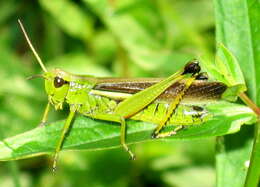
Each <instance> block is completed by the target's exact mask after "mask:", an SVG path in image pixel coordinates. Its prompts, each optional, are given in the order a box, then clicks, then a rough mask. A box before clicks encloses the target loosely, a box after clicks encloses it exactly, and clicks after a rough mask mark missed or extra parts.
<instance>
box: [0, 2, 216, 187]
mask: <svg viewBox="0 0 260 187" xmlns="http://www.w3.org/2000/svg"><path fill="white" fill-rule="evenodd" d="M0 7H1V11H0V67H1V68H0V81H1V84H0V104H1V107H0V138H1V139H3V138H6V137H9V136H13V135H16V134H18V133H22V132H25V131H27V130H30V129H32V128H35V127H37V125H38V124H39V122H40V120H41V117H42V115H43V111H44V107H45V105H46V103H47V97H46V95H45V92H44V85H43V80H41V79H35V80H26V77H28V76H30V75H33V74H39V73H41V72H42V71H41V69H40V67H39V65H38V64H37V62H36V59H35V58H34V56H33V55H32V52H31V51H30V49H29V48H28V45H27V43H26V41H25V39H24V36H23V35H22V32H21V30H20V28H19V26H18V23H17V19H18V18H19V19H21V21H22V22H23V24H24V26H25V28H26V30H27V32H28V34H29V36H30V38H31V40H32V42H33V44H34V46H35V48H36V49H37V51H38V53H39V55H40V56H41V58H42V59H43V61H44V63H45V64H46V66H47V68H48V69H51V68H54V67H59V68H62V69H64V70H67V71H69V72H72V73H79V74H90V75H94V76H113V77H119V76H123V77H165V76H169V75H171V74H172V73H174V72H175V71H176V70H177V69H178V68H180V67H182V66H183V64H185V62H187V61H188V60H190V59H193V58H196V57H203V58H205V59H207V60H210V59H213V56H214V53H215V36H214V30H215V27H214V24H215V23H214V13H213V3H212V2H211V1H208V0H182V1H178V0H164V1H160V0H124V1H120V0H74V1H72V0H56V1H51V0H39V1H33V0H27V1H26V0H21V1H16V0H8V1H0ZM66 114H67V111H66V110H65V111H54V110H53V111H52V112H51V115H50V117H49V121H55V120H59V119H64V118H65V117H66ZM214 147H215V143H214V139H203V140H193V141H180V140H179V141H176V140H175V141H173V140H172V141H151V142H146V143H140V144H137V145H132V146H131V148H132V150H133V151H134V152H135V153H136V155H137V160H136V161H129V160H128V155H127V154H126V153H125V152H124V151H123V149H112V150H102V151H95V152H87V151H80V152H76V151H74V152H63V153H62V154H61V156H60V159H59V169H58V171H57V172H56V173H55V174H53V173H52V172H51V169H50V168H51V164H52V157H51V156H41V157H35V158H33V159H27V160H20V161H14V162H6V163H4V162H1V163H0V186H68V187H69V186H86V185H88V186H94V187H95V186H98V187H99V186H120V187H121V186H137V187H139V186H140V187H142V186H180V187H186V186H200V187H207V186H209V187H210V186H214V184H215V167H214Z"/></svg>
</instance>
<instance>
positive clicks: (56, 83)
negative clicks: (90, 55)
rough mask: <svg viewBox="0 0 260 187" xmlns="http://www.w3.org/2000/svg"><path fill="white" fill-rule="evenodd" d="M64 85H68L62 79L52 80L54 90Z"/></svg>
mask: <svg viewBox="0 0 260 187" xmlns="http://www.w3.org/2000/svg"><path fill="white" fill-rule="evenodd" d="M66 83H68V82H67V81H65V80H64V79H63V78H60V77H55V78H54V86H55V88H60V87H62V86H63V85H64V84H66Z"/></svg>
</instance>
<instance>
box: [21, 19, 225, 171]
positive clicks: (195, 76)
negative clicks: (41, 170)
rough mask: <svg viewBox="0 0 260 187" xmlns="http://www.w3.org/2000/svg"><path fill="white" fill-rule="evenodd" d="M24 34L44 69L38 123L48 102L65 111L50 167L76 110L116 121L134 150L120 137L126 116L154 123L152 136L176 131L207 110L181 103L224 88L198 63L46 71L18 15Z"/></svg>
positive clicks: (203, 98)
mask: <svg viewBox="0 0 260 187" xmlns="http://www.w3.org/2000/svg"><path fill="white" fill-rule="evenodd" d="M18 22H19V24H20V27H21V29H22V31H23V33H24V36H25V38H26V40H27V43H28V44H29V46H30V48H31V50H32V51H33V53H34V55H35V57H36V59H37V61H38V63H39V64H40V66H41V68H42V70H43V71H44V73H43V74H42V75H40V76H41V77H43V78H44V80H45V90H46V93H47V95H48V104H47V106H46V109H45V112H44V115H43V118H42V120H41V124H45V123H46V120H47V116H48V113H49V109H50V105H53V106H54V108H55V109H56V110H61V109H62V108H63V104H64V103H67V104H68V105H69V108H70V112H69V115H68V117H67V119H66V122H65V125H64V127H63V130H62V133H61V137H60V139H59V141H58V144H57V147H56V150H55V155H54V162H53V169H55V168H56V165H57V160H58V153H59V152H60V150H61V148H62V144H63V142H64V139H65V135H66V133H67V132H68V129H69V128H70V126H71V124H72V120H73V118H74V116H75V114H76V113H80V114H82V115H85V116H88V117H91V118H94V119H99V120H106V121H112V122H117V123H119V124H120V126H121V138H120V142H121V145H122V147H123V148H124V149H125V150H126V151H127V152H128V153H129V154H130V158H131V159H135V155H134V154H133V153H132V152H131V150H130V149H129V148H128V146H127V144H126V142H125V139H126V138H125V136H126V119H134V120H140V121H147V122H152V123H155V124H157V127H156V128H155V130H154V132H153V134H152V137H153V138H161V137H167V136H170V135H173V134H176V132H177V131H178V130H180V129H181V128H182V127H183V126H187V125H194V124H201V123H202V122H204V121H206V120H207V119H209V117H210V114H209V113H208V112H207V111H206V110H205V109H204V108H202V107H199V106H196V105H188V104H186V105H185V101H186V102H187V103H189V102H191V101H194V100H197V101H199V102H204V101H207V100H213V99H219V98H220V97H221V94H222V93H223V92H224V91H225V90H226V85H225V84H223V83H221V82H209V81H208V80H207V76H206V75H205V73H200V69H201V68H200V66H199V62H198V61H196V60H193V61H190V62H189V63H187V64H186V65H185V66H184V68H182V69H181V70H179V71H177V72H176V73H174V74H173V75H171V76H169V77H168V78H165V79H163V78H133V79H129V78H96V77H91V76H87V75H74V74H71V73H68V72H65V71H63V70H60V69H54V70H52V71H47V69H46V67H45V66H44V64H43V62H42V60H41V58H40V57H39V56H38V54H37V52H36V51H35V49H34V47H33V45H32V44H31V41H30V39H29V37H28V35H27V33H26V31H25V29H24V27H23V25H22V23H21V22H20V21H19V20H18ZM166 125H177V127H176V128H175V129H173V130H171V131H168V132H161V130H162V129H163V127H164V126H166Z"/></svg>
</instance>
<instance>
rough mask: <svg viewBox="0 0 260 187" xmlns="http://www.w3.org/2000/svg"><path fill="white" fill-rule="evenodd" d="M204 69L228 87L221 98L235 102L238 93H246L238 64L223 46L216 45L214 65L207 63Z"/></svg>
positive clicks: (210, 62)
mask: <svg viewBox="0 0 260 187" xmlns="http://www.w3.org/2000/svg"><path fill="white" fill-rule="evenodd" d="M204 67H205V68H206V69H207V72H208V73H209V74H211V75H212V76H213V77H214V78H215V79H217V80H218V81H220V82H223V83H225V84H226V85H227V86H228V89H227V90H226V91H225V93H224V94H223V95H222V98H224V99H226V100H229V101H235V100H236V99H237V97H238V95H239V94H240V93H243V92H245V91H246V85H245V80H244V77H243V74H242V71H241V69H240V66H239V63H238V61H237V59H236V57H235V56H234V55H233V54H232V53H231V51H229V50H228V49H227V48H226V47H225V46H224V45H223V44H219V45H218V49H217V54H216V59H215V63H213V62H212V61H207V62H206V63H205V64H204Z"/></svg>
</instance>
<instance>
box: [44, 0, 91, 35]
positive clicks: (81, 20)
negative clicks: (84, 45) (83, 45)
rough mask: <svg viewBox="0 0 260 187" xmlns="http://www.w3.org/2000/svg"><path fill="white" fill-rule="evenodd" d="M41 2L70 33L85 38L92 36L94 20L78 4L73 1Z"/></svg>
mask: <svg viewBox="0 0 260 187" xmlns="http://www.w3.org/2000/svg"><path fill="white" fill-rule="evenodd" d="M39 2H40V4H41V6H42V7H43V8H44V9H45V10H47V11H48V12H49V13H50V14H51V15H52V16H53V18H54V19H55V20H56V21H57V23H58V24H59V25H60V27H61V28H62V29H63V30H64V31H65V32H67V33H68V34H70V35H72V36H74V37H77V38H80V39H83V40H86V39H89V38H90V37H91V36H92V32H93V31H92V30H93V28H92V27H93V23H92V20H91V19H90V16H88V15H87V14H85V13H84V12H83V10H81V9H80V8H79V7H78V6H77V5H76V4H74V3H72V2H71V1H50V0H40V1H39Z"/></svg>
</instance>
